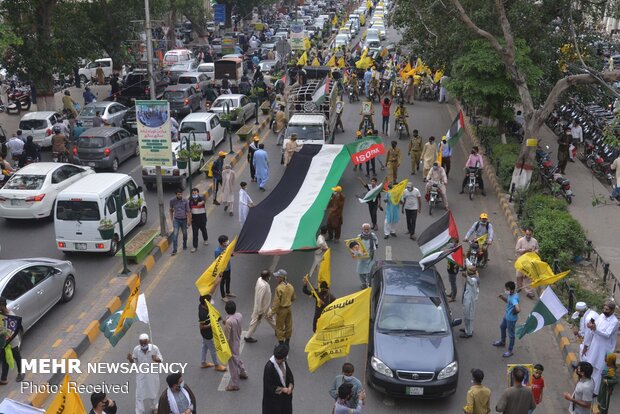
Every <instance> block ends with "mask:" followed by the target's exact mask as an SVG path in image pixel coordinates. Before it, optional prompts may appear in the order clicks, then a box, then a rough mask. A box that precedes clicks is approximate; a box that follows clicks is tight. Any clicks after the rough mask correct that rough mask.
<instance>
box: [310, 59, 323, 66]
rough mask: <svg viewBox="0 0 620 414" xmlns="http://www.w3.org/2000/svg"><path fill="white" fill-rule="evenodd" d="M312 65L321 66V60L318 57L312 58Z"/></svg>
mask: <svg viewBox="0 0 620 414" xmlns="http://www.w3.org/2000/svg"><path fill="white" fill-rule="evenodd" d="M311 66H315V67H316V66H321V64H320V63H319V60H318V59H317V58H314V59H312V65H311Z"/></svg>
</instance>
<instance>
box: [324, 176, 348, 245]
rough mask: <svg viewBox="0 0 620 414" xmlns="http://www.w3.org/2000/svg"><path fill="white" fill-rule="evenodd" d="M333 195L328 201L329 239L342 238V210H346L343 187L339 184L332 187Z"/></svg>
mask: <svg viewBox="0 0 620 414" xmlns="http://www.w3.org/2000/svg"><path fill="white" fill-rule="evenodd" d="M332 192H333V193H332V196H331V198H330V199H329V203H327V240H328V241H329V240H332V239H334V238H335V239H336V240H340V229H341V228H342V212H343V210H344V199H345V197H344V194H342V187H341V186H339V185H337V186H336V187H333V188H332Z"/></svg>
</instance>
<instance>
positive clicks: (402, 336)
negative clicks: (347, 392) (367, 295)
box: [366, 261, 461, 398]
mask: <svg viewBox="0 0 620 414" xmlns="http://www.w3.org/2000/svg"><path fill="white" fill-rule="evenodd" d="M460 324H461V319H453V318H452V313H451V311H450V307H449V306H448V301H447V299H446V295H445V289H444V286H443V282H442V280H441V276H440V275H439V273H437V271H436V270H435V269H434V268H433V267H431V268H430V269H425V270H422V268H421V267H420V265H419V264H418V262H408V261H402V262H400V261H399V262H394V261H380V262H377V264H376V265H375V268H374V269H373V282H372V293H371V305H370V334H369V338H368V356H367V358H368V364H367V376H366V378H367V380H368V382H369V384H370V385H371V386H372V387H373V388H375V389H376V390H378V391H380V392H382V393H384V394H389V395H393V396H398V397H418V398H443V397H445V396H448V395H451V394H453V393H454V392H455V391H456V387H457V383H458V368H459V365H458V356H457V351H456V346H455V343H454V335H453V333H452V327H454V326H458V325H460Z"/></svg>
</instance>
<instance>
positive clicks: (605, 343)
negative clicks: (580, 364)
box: [584, 300, 618, 394]
mask: <svg viewBox="0 0 620 414" xmlns="http://www.w3.org/2000/svg"><path fill="white" fill-rule="evenodd" d="M615 310H616V304H615V302H613V301H611V300H609V301H607V302H605V304H604V305H603V312H602V313H601V314H600V315H599V316H598V318H596V319H595V320H594V322H592V321H589V322H588V324H587V327H588V329H590V330H591V331H592V333H593V335H592V336H591V340H590V342H589V343H584V345H585V346H584V354H585V355H586V357H585V358H584V359H585V360H586V361H587V362H589V363H590V365H592V369H593V370H594V371H593V374H592V379H593V381H594V394H598V391H599V388H600V386H601V374H602V372H603V370H604V369H605V367H606V363H605V357H606V356H607V354H609V353H613V352H615V351H616V341H617V339H618V318H616V315H614V312H615Z"/></svg>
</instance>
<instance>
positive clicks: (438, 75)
mask: <svg viewBox="0 0 620 414" xmlns="http://www.w3.org/2000/svg"><path fill="white" fill-rule="evenodd" d="M442 77H443V70H441V69H439V70H438V71H437V72H435V77H434V78H433V81H434V82H435V83H439V81H440V80H441V78H442Z"/></svg>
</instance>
